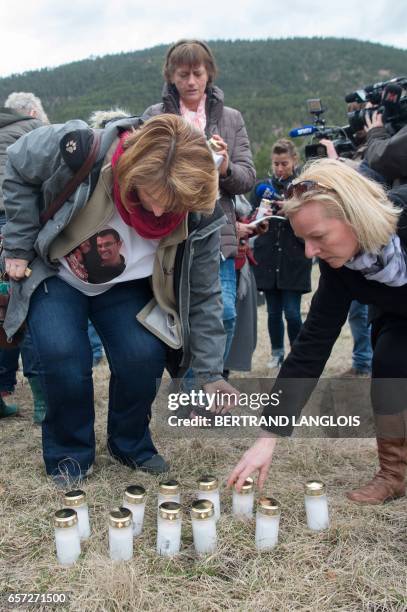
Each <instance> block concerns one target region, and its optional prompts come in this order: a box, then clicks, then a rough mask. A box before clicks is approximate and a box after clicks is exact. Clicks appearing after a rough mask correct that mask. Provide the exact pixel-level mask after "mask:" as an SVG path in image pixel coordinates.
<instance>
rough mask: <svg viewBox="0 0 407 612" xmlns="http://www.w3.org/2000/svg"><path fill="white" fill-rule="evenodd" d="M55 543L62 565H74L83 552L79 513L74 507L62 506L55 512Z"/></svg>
mask: <svg viewBox="0 0 407 612" xmlns="http://www.w3.org/2000/svg"><path fill="white" fill-rule="evenodd" d="M54 528H55V545H56V549H57V557H58V561H59V563H60V564H61V565H73V564H74V563H75V561H76V560H77V559H78V557H79V555H80V554H81V542H80V538H79V529H78V515H77V514H76V512H75V510H72V508H62V510H57V511H56V512H55V514H54Z"/></svg>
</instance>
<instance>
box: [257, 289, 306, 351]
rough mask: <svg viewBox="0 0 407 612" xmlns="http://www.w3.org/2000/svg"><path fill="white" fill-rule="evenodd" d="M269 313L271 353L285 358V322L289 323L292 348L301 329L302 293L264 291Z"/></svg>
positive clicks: (285, 290) (279, 290)
mask: <svg viewBox="0 0 407 612" xmlns="http://www.w3.org/2000/svg"><path fill="white" fill-rule="evenodd" d="M264 295H265V297H266V303H267V312H268V320H267V324H268V331H269V336H270V342H271V353H272V355H275V356H277V357H284V321H283V312H284V316H285V319H286V321H287V332H288V338H289V340H290V345H291V346H292V345H293V343H294V340H295V339H296V337H297V335H298V332H299V331H300V329H301V325H302V319H301V295H302V294H301V293H300V292H299V291H289V290H287V289H267V290H266V291H264Z"/></svg>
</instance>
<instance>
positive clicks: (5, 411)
mask: <svg viewBox="0 0 407 612" xmlns="http://www.w3.org/2000/svg"><path fill="white" fill-rule="evenodd" d="M17 413H18V406H17V405H16V404H6V402H5V401H4V399H3V397H2V396H1V395H0V419H4V418H5V417H9V416H15V415H16V414H17Z"/></svg>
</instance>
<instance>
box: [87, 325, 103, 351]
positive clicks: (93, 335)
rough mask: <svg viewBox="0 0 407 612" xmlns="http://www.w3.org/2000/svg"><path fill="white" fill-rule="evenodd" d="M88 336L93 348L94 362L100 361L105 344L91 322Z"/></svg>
mask: <svg viewBox="0 0 407 612" xmlns="http://www.w3.org/2000/svg"><path fill="white" fill-rule="evenodd" d="M88 335H89V341H90V345H91V347H92V353H93V360H94V361H95V360H96V361H98V360H100V359H102V357H103V344H102V341H101V339H100V338H99V336H98V334H97V331H96V329H95V328H94V327H93V323H92V322H91V321H89V322H88Z"/></svg>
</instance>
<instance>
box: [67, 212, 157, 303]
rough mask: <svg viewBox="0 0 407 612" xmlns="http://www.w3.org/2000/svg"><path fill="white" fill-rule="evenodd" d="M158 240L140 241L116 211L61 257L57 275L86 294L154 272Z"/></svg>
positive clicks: (137, 235) (100, 291)
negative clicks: (108, 219) (93, 232)
mask: <svg viewBox="0 0 407 612" xmlns="http://www.w3.org/2000/svg"><path fill="white" fill-rule="evenodd" d="M159 242H160V239H159V238H158V239H151V240H150V239H147V238H142V237H141V236H140V235H139V234H137V232H136V231H135V230H134V229H133V228H132V227H130V226H129V225H126V223H125V222H124V221H123V219H122V218H121V216H120V214H119V213H118V212H117V210H115V211H114V213H113V216H112V218H111V219H110V221H109V222H108V223H107V224H106V226H105V227H104V228H102V229H101V230H99V231H98V232H97V234H94V235H93V236H91V237H90V238H89V239H87V240H85V241H83V242H82V243H81V244H78V246H77V247H76V248H75V249H73V250H72V251H71V252H70V253H68V255H66V256H65V257H62V258H61V259H60V260H59V262H60V264H61V265H60V268H59V272H58V276H59V277H60V278H62V280H64V281H65V282H66V283H68V284H69V285H71V286H72V287H74V288H75V289H78V290H79V291H81V292H82V293H84V294H85V295H89V296H92V295H100V294H101V293H104V292H105V291H107V290H108V289H111V287H113V286H114V285H115V284H117V283H124V282H127V281H132V280H136V279H138V278H146V277H147V276H151V274H152V273H153V265H154V258H155V253H156V250H157V247H158V244H159Z"/></svg>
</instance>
